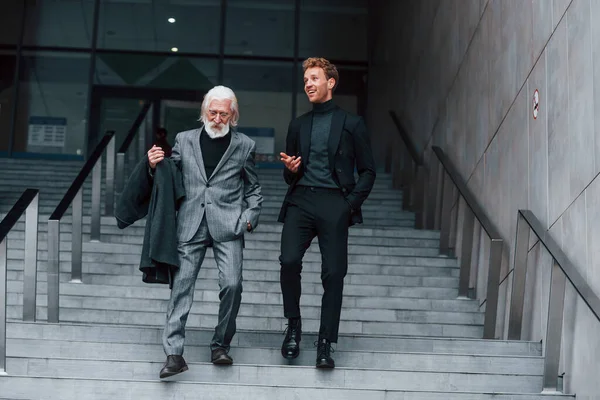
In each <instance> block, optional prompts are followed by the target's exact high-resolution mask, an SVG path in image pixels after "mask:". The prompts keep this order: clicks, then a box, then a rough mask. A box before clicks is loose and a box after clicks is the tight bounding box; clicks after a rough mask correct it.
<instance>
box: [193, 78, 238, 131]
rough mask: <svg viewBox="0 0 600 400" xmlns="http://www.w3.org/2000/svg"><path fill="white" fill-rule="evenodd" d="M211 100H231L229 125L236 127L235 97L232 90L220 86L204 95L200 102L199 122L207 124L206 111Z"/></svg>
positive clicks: (236, 104)
mask: <svg viewBox="0 0 600 400" xmlns="http://www.w3.org/2000/svg"><path fill="white" fill-rule="evenodd" d="M213 100H231V107H230V108H231V119H230V120H229V125H231V126H237V123H238V120H239V119H240V113H239V111H238V101H237V98H236V97H235V93H233V90H231V89H229V88H228V87H226V86H221V85H219V86H215V87H214V88H212V89H210V90H209V91H208V93H206V95H204V100H203V101H202V107H201V109H200V119H199V121H202V122H203V123H204V124H205V125H206V124H207V122H208V121H206V111H207V110H208V106H209V105H210V103H211V102H212V101H213Z"/></svg>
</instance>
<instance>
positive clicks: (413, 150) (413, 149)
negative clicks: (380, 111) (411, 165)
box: [389, 110, 423, 165]
mask: <svg viewBox="0 0 600 400" xmlns="http://www.w3.org/2000/svg"><path fill="white" fill-rule="evenodd" d="M389 113H390V117H392V121H394V125H396V129H397V130H398V133H399V134H400V137H401V138H402V141H403V142H404V145H405V146H406V150H407V151H408V154H410V156H411V158H412V159H413V161H414V162H415V164H417V165H423V157H422V156H421V155H420V154H419V152H418V151H417V146H415V144H414V142H413V141H412V139H411V137H410V135H409V134H408V133H407V132H406V130H405V129H404V127H403V126H402V124H401V123H400V119H399V118H398V115H397V114H396V112H395V111H394V110H389Z"/></svg>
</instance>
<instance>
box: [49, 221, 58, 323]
mask: <svg viewBox="0 0 600 400" xmlns="http://www.w3.org/2000/svg"><path fill="white" fill-rule="evenodd" d="M47 274H48V290H47V294H48V322H52V323H58V318H59V305H58V302H59V287H60V220H58V219H50V220H49V221H48V272H47Z"/></svg>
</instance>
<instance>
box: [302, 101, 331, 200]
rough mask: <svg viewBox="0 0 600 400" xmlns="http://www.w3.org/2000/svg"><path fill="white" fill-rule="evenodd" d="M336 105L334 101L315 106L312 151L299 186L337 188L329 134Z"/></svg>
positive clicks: (311, 140) (311, 133)
mask: <svg viewBox="0 0 600 400" xmlns="http://www.w3.org/2000/svg"><path fill="white" fill-rule="evenodd" d="M334 109H335V104H334V103H333V100H328V101H326V102H325V103H319V104H313V117H312V128H311V131H310V151H309V154H308V159H307V160H302V161H303V162H306V164H305V165H304V175H302V178H300V180H299V181H298V185H303V186H315V187H324V188H337V187H338V186H337V185H336V183H335V181H334V180H333V178H332V177H331V169H330V168H329V150H328V143H329V132H330V131H331V119H332V117H333V110H334Z"/></svg>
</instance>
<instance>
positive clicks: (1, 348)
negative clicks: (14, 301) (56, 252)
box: [0, 189, 39, 375]
mask: <svg viewBox="0 0 600 400" xmlns="http://www.w3.org/2000/svg"><path fill="white" fill-rule="evenodd" d="M38 195H39V190H38V189H26V190H25V191H24V192H23V194H22V195H21V197H20V198H19V200H17V202H16V203H15V205H14V206H13V207H12V208H11V209H10V211H9V212H8V214H6V216H5V217H4V218H3V219H2V222H0V302H1V303H2V304H0V375H6V317H7V311H6V310H7V285H8V274H7V259H8V257H7V245H6V237H7V235H8V233H9V232H10V230H11V229H12V228H13V227H14V226H15V225H16V224H17V222H18V221H19V219H20V218H21V216H22V215H23V214H25V266H24V270H23V320H26V321H27V320H33V321H34V320H35V309H36V304H35V300H36V284H37V236H38V211H39V208H38V200H39V197H38Z"/></svg>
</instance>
